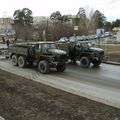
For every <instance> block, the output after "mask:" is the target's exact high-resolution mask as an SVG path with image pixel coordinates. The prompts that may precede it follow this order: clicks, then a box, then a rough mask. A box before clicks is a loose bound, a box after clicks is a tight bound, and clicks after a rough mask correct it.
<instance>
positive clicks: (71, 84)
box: [0, 59, 120, 108]
mask: <svg viewBox="0 0 120 120" xmlns="http://www.w3.org/2000/svg"><path fill="white" fill-rule="evenodd" d="M0 68H1V69H3V70H6V71H9V72H11V73H14V74H17V75H20V76H23V77H25V78H28V79H32V80H35V81H37V82H40V83H43V84H47V85H49V86H52V87H55V88H58V89H61V90H64V91H67V92H70V93H73V94H76V95H80V96H83V97H86V98H89V99H92V100H95V101H98V102H102V103H104V104H107V105H111V106H114V107H117V108H120V66H116V65H109V64H101V66H100V67H99V68H94V67H93V66H91V67H90V68H88V69H86V68H81V67H80V66H79V63H78V64H77V65H72V64H71V65H68V66H67V69H66V71H65V72H64V73H58V72H56V70H53V69H52V70H51V73H50V74H47V75H44V74H41V73H39V72H38V71H37V68H19V67H15V66H13V65H12V64H11V62H10V60H5V59H1V60H0Z"/></svg>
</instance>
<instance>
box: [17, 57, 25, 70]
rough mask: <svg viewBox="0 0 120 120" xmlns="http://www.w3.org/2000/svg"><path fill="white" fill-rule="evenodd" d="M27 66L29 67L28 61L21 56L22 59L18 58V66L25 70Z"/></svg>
mask: <svg viewBox="0 0 120 120" xmlns="http://www.w3.org/2000/svg"><path fill="white" fill-rule="evenodd" d="M26 65H27V61H26V59H25V57H23V56H20V57H19V58H18V66H19V67H21V68H23V67H25V66H26Z"/></svg>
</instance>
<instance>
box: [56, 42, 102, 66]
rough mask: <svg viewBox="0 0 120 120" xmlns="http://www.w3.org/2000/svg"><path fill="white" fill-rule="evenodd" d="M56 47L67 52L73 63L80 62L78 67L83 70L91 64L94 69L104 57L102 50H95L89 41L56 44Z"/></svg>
mask: <svg viewBox="0 0 120 120" xmlns="http://www.w3.org/2000/svg"><path fill="white" fill-rule="evenodd" d="M56 45H57V47H58V48H59V49H61V50H64V51H66V52H67V54H68V56H69V59H70V60H71V61H72V62H73V63H76V61H80V65H81V66H82V67H85V68H87V67H89V66H90V64H91V63H92V64H93V65H94V66H95V67H97V66H99V65H100V64H101V62H102V60H103V57H104V51H103V49H100V48H95V47H94V46H93V45H92V43H91V42H89V41H77V42H56Z"/></svg>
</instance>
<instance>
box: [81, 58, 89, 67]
mask: <svg viewBox="0 0 120 120" xmlns="http://www.w3.org/2000/svg"><path fill="white" fill-rule="evenodd" d="M80 65H81V66H82V67H84V68H87V67H89V66H90V59H89V58H88V57H86V56H84V57H82V58H81V59H80Z"/></svg>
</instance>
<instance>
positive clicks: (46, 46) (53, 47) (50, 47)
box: [42, 43, 56, 49]
mask: <svg viewBox="0 0 120 120" xmlns="http://www.w3.org/2000/svg"><path fill="white" fill-rule="evenodd" d="M42 47H43V48H44V49H55V48H56V47H55V44H53V43H52V44H51V43H44V44H43V46H42Z"/></svg>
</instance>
